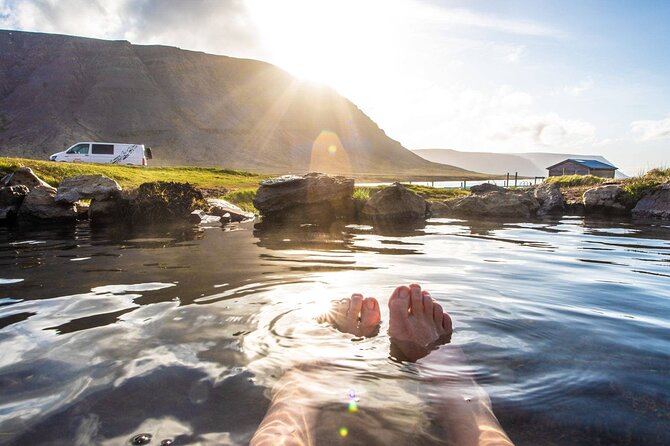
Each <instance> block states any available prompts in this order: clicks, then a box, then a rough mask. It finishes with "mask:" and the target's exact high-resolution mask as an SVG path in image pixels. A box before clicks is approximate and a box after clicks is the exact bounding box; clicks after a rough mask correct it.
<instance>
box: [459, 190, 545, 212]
mask: <svg viewBox="0 0 670 446" xmlns="http://www.w3.org/2000/svg"><path fill="white" fill-rule="evenodd" d="M448 206H449V207H450V208H451V209H450V215H451V214H453V215H457V216H464V217H500V218H529V217H531V216H532V215H534V214H535V213H536V212H537V210H538V209H539V208H540V203H539V202H538V201H537V199H536V198H535V197H533V196H532V195H531V194H528V193H518V192H497V191H496V192H489V193H487V194H484V195H469V196H467V197H463V198H459V199H458V200H454V201H451V202H449V204H448Z"/></svg>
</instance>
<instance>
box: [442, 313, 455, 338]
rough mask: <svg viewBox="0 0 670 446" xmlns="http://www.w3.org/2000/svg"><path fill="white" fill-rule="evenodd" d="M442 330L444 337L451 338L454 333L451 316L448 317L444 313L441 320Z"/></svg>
mask: <svg viewBox="0 0 670 446" xmlns="http://www.w3.org/2000/svg"><path fill="white" fill-rule="evenodd" d="M442 328H443V329H444V334H445V335H448V336H451V334H452V333H453V332H454V327H453V324H452V322H451V316H449V314H447V313H444V317H443V318H442Z"/></svg>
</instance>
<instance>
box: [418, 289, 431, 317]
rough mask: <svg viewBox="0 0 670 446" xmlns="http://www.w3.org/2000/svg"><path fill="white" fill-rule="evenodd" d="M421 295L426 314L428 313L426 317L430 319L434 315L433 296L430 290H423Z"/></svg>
mask: <svg viewBox="0 0 670 446" xmlns="http://www.w3.org/2000/svg"><path fill="white" fill-rule="evenodd" d="M421 296H422V299H423V311H424V314H425V315H426V318H427V319H429V320H430V318H431V317H432V316H433V298H432V297H430V293H429V292H428V291H422V292H421Z"/></svg>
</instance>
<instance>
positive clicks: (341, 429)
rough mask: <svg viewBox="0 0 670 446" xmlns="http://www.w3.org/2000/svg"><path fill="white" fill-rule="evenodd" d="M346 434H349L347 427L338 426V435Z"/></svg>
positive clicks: (344, 435) (343, 435)
mask: <svg viewBox="0 0 670 446" xmlns="http://www.w3.org/2000/svg"><path fill="white" fill-rule="evenodd" d="M347 435H349V429H347V428H346V427H341V428H340V437H346V436H347Z"/></svg>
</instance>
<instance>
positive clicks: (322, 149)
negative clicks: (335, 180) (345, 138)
mask: <svg viewBox="0 0 670 446" xmlns="http://www.w3.org/2000/svg"><path fill="white" fill-rule="evenodd" d="M309 170H310V172H323V173H330V174H340V175H350V174H351V172H352V167H351V160H350V159H349V155H348V154H347V151H346V149H345V147H344V145H343V144H342V141H341V140H340V137H339V136H338V135H337V133H335V132H332V131H330V130H324V131H322V132H321V133H320V134H319V136H317V137H316V139H315V140H314V143H313V144H312V153H311V157H310V163H309Z"/></svg>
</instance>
